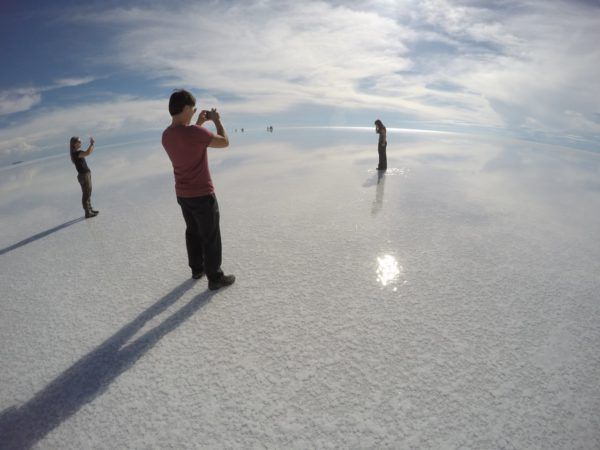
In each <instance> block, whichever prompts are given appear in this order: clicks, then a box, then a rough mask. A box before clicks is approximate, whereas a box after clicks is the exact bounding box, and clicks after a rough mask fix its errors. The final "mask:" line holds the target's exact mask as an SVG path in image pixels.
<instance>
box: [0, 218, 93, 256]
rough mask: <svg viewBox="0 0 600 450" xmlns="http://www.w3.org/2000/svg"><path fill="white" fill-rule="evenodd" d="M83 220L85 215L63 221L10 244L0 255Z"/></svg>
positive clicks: (0, 250)
mask: <svg viewBox="0 0 600 450" xmlns="http://www.w3.org/2000/svg"><path fill="white" fill-rule="evenodd" d="M82 220H85V217H80V218H78V219H73V220H69V221H68V222H65V223H62V224H60V225H57V226H55V227H53V228H50V229H48V230H46V231H42V232H41V233H38V234H34V235H33V236H31V237H28V238H27V239H23V240H22V241H19V242H17V243H16V244H13V245H10V246H8V247H6V248H3V249H0V255H4V254H5V253H8V252H10V251H12V250H16V249H17V248H19V247H22V246H24V245H27V244H29V243H31V242H34V241H37V240H38V239H41V238H43V237H46V236H48V235H49V234H52V233H56V232H57V231H59V230H62V229H63V228H66V227H69V226H71V225H74V224H76V223H78V222H81V221H82Z"/></svg>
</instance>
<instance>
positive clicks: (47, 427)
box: [0, 279, 216, 449]
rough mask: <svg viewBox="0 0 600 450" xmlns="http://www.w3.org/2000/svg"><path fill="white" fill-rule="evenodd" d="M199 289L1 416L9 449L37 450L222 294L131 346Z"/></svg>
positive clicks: (188, 284) (167, 302) (180, 291)
mask: <svg viewBox="0 0 600 450" xmlns="http://www.w3.org/2000/svg"><path fill="white" fill-rule="evenodd" d="M194 285H195V280H191V279H190V280H187V281H185V282H183V283H181V284H180V285H179V286H177V287H176V288H175V289H173V290H172V291H171V292H169V293H168V294H167V295H165V296H164V297H162V298H161V299H160V300H158V301H157V302H156V303H155V304H154V305H152V306H151V307H150V308H148V309H147V310H145V311H144V312H142V313H141V314H140V315H139V316H138V317H136V318H135V319H134V320H133V321H131V322H130V323H129V324H127V325H125V326H124V327H123V328H121V329H120V330H119V331H117V332H116V333H115V334H114V335H113V336H111V337H110V338H109V339H107V340H106V341H104V343H102V344H101V345H100V346H99V347H97V348H96V349H95V350H93V351H92V352H90V353H88V354H87V355H85V356H84V357H83V358H81V359H80V360H79V361H77V362H76V363H75V364H73V365H72V366H71V367H70V368H69V369H67V370H66V371H64V372H63V373H62V374H61V375H60V376H59V377H58V378H56V379H55V380H54V381H52V382H51V383H50V384H48V385H47V386H46V387H45V388H44V389H43V390H42V391H40V392H38V393H37V394H36V395H35V397H33V398H32V399H31V400H29V401H28V402H27V403H25V404H24V405H22V406H21V407H18V408H17V407H11V408H7V409H6V410H4V411H3V412H2V413H1V414H0V436H1V437H2V446H3V448H18V449H21V448H30V447H32V446H34V445H35V444H36V443H37V442H38V441H40V440H41V439H43V438H44V436H46V435H47V434H48V433H49V432H50V431H52V430H53V429H54V428H56V427H58V426H59V425H60V424H61V423H63V422H64V421H66V420H67V419H68V418H69V417H71V416H72V415H73V414H75V413H76V412H77V411H78V410H79V409H80V408H81V407H82V406H83V405H85V404H86V403H89V402H91V401H93V400H94V399H95V398H96V397H98V396H100V395H102V393H103V392H104V391H105V390H106V389H107V388H108V386H109V385H110V384H111V383H112V382H113V381H115V380H116V379H117V378H118V377H119V375H121V374H122V373H124V372H125V371H127V370H128V369H129V368H131V367H132V366H133V365H134V364H135V363H136V361H137V360H138V359H140V358H141V357H142V356H144V354H145V353H146V352H148V350H150V349H151V348H152V347H154V346H155V345H156V343H157V342H158V341H160V339H162V338H163V337H164V336H166V335H167V334H168V333H170V332H171V331H173V330H175V329H176V328H177V327H179V326H180V325H181V324H182V323H184V322H185V321H186V320H187V319H188V318H190V317H191V316H192V315H193V314H194V313H195V312H196V311H198V310H199V309H200V308H201V307H202V306H204V305H205V304H207V303H208V302H209V301H210V299H211V298H212V296H213V295H214V294H215V293H216V291H215V292H213V291H204V292H203V293H201V294H199V295H197V296H195V297H194V298H193V299H192V300H190V301H189V302H188V303H187V304H186V305H184V306H183V307H181V308H180V309H179V310H178V311H176V312H175V313H173V314H172V315H171V316H169V317H168V318H167V319H165V320H164V321H163V322H162V323H161V324H159V325H157V326H156V327H155V328H153V329H151V330H149V331H148V332H146V333H145V334H143V335H142V336H140V337H139V338H138V339H136V340H135V341H133V342H131V343H128V340H129V339H130V338H131V337H132V336H134V335H135V334H136V333H137V332H138V331H139V330H140V329H141V328H142V327H143V326H144V325H145V324H146V323H147V322H148V321H150V320H151V319H152V318H154V317H156V316H157V315H159V314H160V313H162V312H163V311H165V310H166V309H167V308H168V307H169V306H171V305H172V304H174V303H175V302H176V301H177V300H178V299H179V298H181V297H182V296H183V295H184V294H185V293H186V292H187V291H188V290H189V289H190V288H192V287H193V286H194ZM4 446H6V447H4Z"/></svg>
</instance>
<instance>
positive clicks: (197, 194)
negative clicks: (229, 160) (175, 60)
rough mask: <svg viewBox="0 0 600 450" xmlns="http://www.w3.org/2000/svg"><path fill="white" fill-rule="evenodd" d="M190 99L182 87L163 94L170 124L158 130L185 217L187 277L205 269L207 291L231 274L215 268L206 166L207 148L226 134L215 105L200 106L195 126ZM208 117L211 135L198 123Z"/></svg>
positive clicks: (215, 231)
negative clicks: (167, 96) (212, 128)
mask: <svg viewBox="0 0 600 450" xmlns="http://www.w3.org/2000/svg"><path fill="white" fill-rule="evenodd" d="M195 112H196V99H195V98H194V96H193V95H192V94H191V93H190V92H188V91H185V90H178V91H175V92H173V94H172V95H171V98H170V99H169V113H170V114H171V117H172V122H171V125H170V126H169V127H168V128H167V129H166V130H165V131H164V132H163V134H162V145H163V147H164V149H165V150H166V152H167V154H168V155H169V159H170V160H171V163H172V164H173V172H174V174H175V193H176V195H177V203H179V205H180V206H181V211H182V213H183V218H184V219H185V224H186V230H185V243H186V248H187V254H188V264H189V266H190V268H191V269H192V278H194V279H199V278H201V277H202V275H204V273H206V277H207V278H208V288H209V289H211V290H216V289H219V288H221V287H223V286H229V285H231V284H233V282H234V281H235V276H233V275H224V274H223V271H222V270H221V231H220V227H219V217H220V216H219V204H218V203H217V197H216V196H215V188H214V186H213V183H212V179H211V177H210V170H209V169H208V154H207V148H208V147H216V148H225V147H228V146H229V139H228V138H227V133H226V132H225V129H224V128H223V124H222V123H221V117H220V115H219V113H218V111H217V110H216V109H214V108H213V109H212V110H211V111H201V112H200V114H199V115H198V120H197V121H196V124H195V125H190V123H191V121H192V117H193V115H194V113H195ZM207 120H212V121H213V122H214V124H215V127H216V128H217V133H216V134H213V133H211V132H210V131H209V130H207V129H206V128H203V127H202V124H203V123H204V122H206V121H207Z"/></svg>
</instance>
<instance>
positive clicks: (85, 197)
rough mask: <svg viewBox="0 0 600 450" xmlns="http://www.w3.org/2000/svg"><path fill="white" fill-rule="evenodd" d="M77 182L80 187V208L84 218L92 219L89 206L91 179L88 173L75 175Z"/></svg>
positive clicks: (92, 214)
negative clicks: (81, 207)
mask: <svg viewBox="0 0 600 450" xmlns="http://www.w3.org/2000/svg"><path fill="white" fill-rule="evenodd" d="M77 181H79V184H80V185H81V206H83V210H84V211H85V217H93V216H94V215H95V214H94V213H93V212H92V207H91V205H90V197H91V195H92V177H91V174H90V173H89V172H88V173H80V174H78V175H77Z"/></svg>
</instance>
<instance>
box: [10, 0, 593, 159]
mask: <svg viewBox="0 0 600 450" xmlns="http://www.w3.org/2000/svg"><path fill="white" fill-rule="evenodd" d="M0 5H1V6H0V42H2V44H1V47H0V58H1V61H2V67H3V69H2V71H0V160H3V161H7V160H16V159H31V158H32V157H35V156H37V155H41V154H44V153H50V152H53V151H54V152H55V151H58V150H62V149H63V148H64V147H65V142H67V141H68V138H69V137H70V136H71V135H82V136H87V135H90V134H92V135H94V136H95V137H96V138H97V139H98V140H99V143H101V142H105V143H107V142H118V141H119V140H127V139H131V138H133V137H139V136H149V137H151V136H153V133H157V131H160V129H161V128H162V127H164V126H165V125H166V124H168V122H169V116H168V112H167V109H166V106H167V99H168V96H169V94H170V93H171V91H172V90H173V89H174V88H180V87H184V88H188V89H190V90H191V91H192V92H194V93H195V94H196V97H197V98H198V104H199V106H201V107H210V106H215V107H218V108H219V109H220V110H221V113H222V116H223V118H224V121H225V124H226V125H227V126H228V127H229V128H234V127H247V128H250V127H258V128H260V129H262V128H263V127H265V126H266V125H267V124H273V125H275V126H294V125H316V126H329V125H333V126H370V125H371V124H372V122H373V120H374V119H375V118H377V117H380V118H381V119H382V120H383V121H384V123H386V125H388V127H409V128H426V129H438V130H458V131H474V132H478V133H492V134H500V135H508V136H517V137H523V138H528V139H534V140H540V141H544V142H556V143H561V144H567V145H573V146H578V147H583V148H589V149H597V148H598V144H599V143H600V81H599V80H600V77H599V76H598V73H600V70H599V69H600V46H598V42H600V2H593V1H538V0H535V1H534V0H526V1H518V2H516V1H514V2H513V1H497V2H483V1H475V0H471V1H462V2H458V1H456V2H455V1H449V0H430V1H413V0H395V1H389V0H387V1H386V0H372V1H352V0H349V1H311V0H307V1H303V2H297V1H268V0H248V1H243V2H241V1H240V2H235V1H231V0H229V1H218V0H213V1H207V2H199V1H181V2H157V1H127V0H125V1H118V2H117V1H98V2H87V3H82V2H75V1H66V0H63V1H60V0H59V1H53V2H42V1H16V0H3V2H2V3H1V4H0ZM490 5H491V6H490Z"/></svg>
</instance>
